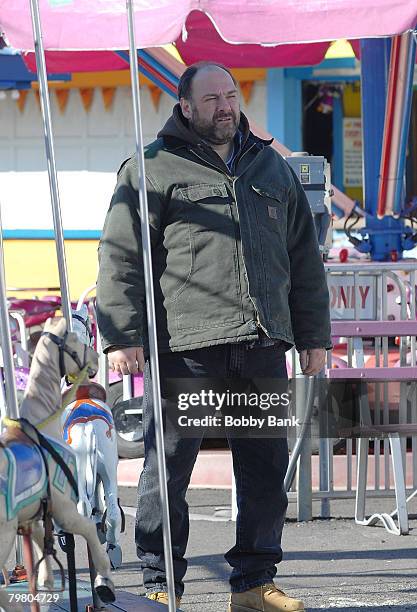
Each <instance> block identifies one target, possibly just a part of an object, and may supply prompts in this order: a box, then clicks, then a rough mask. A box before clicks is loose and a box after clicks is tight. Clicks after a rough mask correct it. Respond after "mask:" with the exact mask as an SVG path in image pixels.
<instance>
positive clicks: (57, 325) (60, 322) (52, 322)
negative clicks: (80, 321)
mask: <svg viewBox="0 0 417 612" xmlns="http://www.w3.org/2000/svg"><path fill="white" fill-rule="evenodd" d="M43 329H44V331H49V332H53V333H54V334H56V335H57V336H63V335H64V333H65V330H66V329H67V322H66V321H65V319H64V318H63V317H53V318H52V317H51V318H49V319H47V320H46V321H45V325H44V328H43Z"/></svg>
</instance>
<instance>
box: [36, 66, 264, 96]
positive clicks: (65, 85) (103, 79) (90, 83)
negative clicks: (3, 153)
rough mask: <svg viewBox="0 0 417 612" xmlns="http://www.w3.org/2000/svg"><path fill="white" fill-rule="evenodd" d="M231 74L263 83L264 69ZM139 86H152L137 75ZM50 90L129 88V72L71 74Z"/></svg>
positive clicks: (146, 79)
mask: <svg viewBox="0 0 417 612" xmlns="http://www.w3.org/2000/svg"><path fill="white" fill-rule="evenodd" d="M232 74H233V76H234V77H235V79H236V80H237V81H239V82H241V81H264V80H265V78H266V68H234V69H233V70H232ZM139 82H140V84H141V85H154V84H153V83H152V81H151V80H150V79H148V78H147V77H145V76H144V75H143V74H140V75H139ZM48 85H49V88H50V89H86V88H91V87H130V71H129V70H109V71H108V72H73V73H72V78H71V81H49V82H48ZM32 89H34V90H35V91H37V90H38V89H39V84H38V82H37V81H36V82H33V83H32Z"/></svg>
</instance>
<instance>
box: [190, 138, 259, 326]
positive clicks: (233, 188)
mask: <svg viewBox="0 0 417 612" xmlns="http://www.w3.org/2000/svg"><path fill="white" fill-rule="evenodd" d="M254 146H255V145H254V144H253V145H251V146H250V147H249V149H248V150H247V151H245V152H244V153H243V155H242V156H241V157H240V159H239V161H241V160H242V159H243V158H244V157H245V155H246V154H247V153H249V151H251V150H252V149H253V147H254ZM191 151H192V152H193V153H194V155H195V156H196V157H198V159H201V161H202V162H204V163H205V164H208V165H209V166H211V167H212V168H215V169H216V170H219V171H220V172H221V173H222V174H224V176H226V177H227V178H230V175H228V174H226V173H225V172H223V171H222V170H221V169H220V168H219V167H218V166H216V165H215V164H211V163H210V162H207V161H206V160H205V159H204V158H203V157H201V156H200V155H199V154H198V153H196V151H194V149H191ZM252 163H253V162H252ZM250 165H251V164H250ZM248 167H249V166H248ZM237 179H238V177H235V178H234V179H233V180H232V190H233V195H234V198H235V202H236V212H237V219H238V222H239V227H240V217H239V204H238V201H237V196H236V189H235V183H236V181H237ZM242 261H243V268H244V271H245V277H246V282H247V283H248V295H249V299H250V301H251V302H252V304H253V309H254V311H255V313H256V324H257V325H258V327H260V328H261V329H262V331H263V332H264V334H265V335H266V336H268V332H267V331H266V329H265V327H264V326H263V325H262V323H261V321H260V319H259V312H258V311H257V310H256V305H255V302H254V301H253V299H252V297H251V295H250V286H249V275H248V269H247V267H246V263H245V256H244V254H243V245H242ZM268 337H269V336H268Z"/></svg>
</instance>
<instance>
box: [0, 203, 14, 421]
mask: <svg viewBox="0 0 417 612" xmlns="http://www.w3.org/2000/svg"><path fill="white" fill-rule="evenodd" d="M3 253H4V250H3V224H2V220H1V209H0V338H1V350H2V354H3V376H4V382H5V387H6V414H7V416H8V417H10V418H11V419H17V418H18V417H19V408H18V403H17V393H16V385H15V380H14V363H13V350H12V338H11V334H10V327H9V310H8V308H7V300H6V279H5V273H4V257H3Z"/></svg>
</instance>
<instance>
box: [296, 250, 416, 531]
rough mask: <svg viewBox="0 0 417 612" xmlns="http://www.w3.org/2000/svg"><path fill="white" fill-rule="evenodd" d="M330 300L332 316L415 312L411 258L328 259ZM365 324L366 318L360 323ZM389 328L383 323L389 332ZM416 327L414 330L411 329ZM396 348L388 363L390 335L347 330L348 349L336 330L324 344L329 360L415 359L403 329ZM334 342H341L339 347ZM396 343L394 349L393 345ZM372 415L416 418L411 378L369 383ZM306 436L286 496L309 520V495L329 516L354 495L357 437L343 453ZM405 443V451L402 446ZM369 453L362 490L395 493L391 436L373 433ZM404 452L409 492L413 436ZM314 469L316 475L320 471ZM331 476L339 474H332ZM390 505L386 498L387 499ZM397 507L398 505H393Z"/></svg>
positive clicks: (302, 403) (300, 405) (382, 362)
mask: <svg viewBox="0 0 417 612" xmlns="http://www.w3.org/2000/svg"><path fill="white" fill-rule="evenodd" d="M325 269H326V273H327V278H328V285H329V293H330V300H331V314H332V320H351V321H352V320H355V321H366V320H380V321H387V322H388V323H387V327H388V326H389V322H390V321H399V320H407V319H408V320H412V321H415V320H416V264H415V263H414V262H404V261H402V262H398V263H382V264H380V263H356V264H331V263H326V264H325ZM364 327H365V328H366V326H364ZM388 332H389V330H388V331H387V333H388ZM416 333H417V332H416ZM397 342H398V347H397V350H398V353H397V355H396V357H395V361H397V363H393V355H395V349H394V347H393V341H392V339H391V338H389V337H388V336H385V337H376V338H373V339H369V338H366V337H365V338H363V339H357V338H356V339H355V338H351V337H350V338H347V339H345V344H346V350H345V351H344V352H343V350H342V351H341V350H340V349H341V348H342V346H343V344H344V343H343V344H342V343H341V342H340V340H339V339H337V338H335V339H334V343H335V345H336V350H333V351H331V352H329V355H328V364H327V366H328V368H329V369H331V368H333V367H346V368H352V367H358V366H360V365H364V366H365V367H367V366H368V365H369V364H370V365H371V366H373V367H374V368H379V367H393V368H396V367H405V366H407V365H410V366H415V365H416V336H415V335H412V336H400V337H399V338H398V340H397ZM337 349H339V350H337ZM393 351H394V352H393ZM374 388H375V393H374V397H373V418H374V423H375V424H384V425H387V424H389V423H390V422H392V421H393V418H394V420H396V422H398V423H400V424H401V423H403V424H404V423H410V422H412V423H417V401H416V383H415V381H414V382H413V381H407V380H404V381H401V382H398V383H391V382H388V381H380V382H377V383H375V384H374ZM306 404H307V402H306V397H304V398H301V400H299V401H298V402H297V416H301V418H302V416H303V414H305V411H306ZM308 438H309V437H308V436H306V437H305V440H304V441H303V445H302V449H301V454H300V458H299V461H298V470H297V479H296V482H295V483H294V484H293V486H292V487H291V490H290V492H289V498H290V500H294V499H295V500H296V501H297V505H298V518H299V519H300V520H309V519H310V518H311V515H312V501H313V500H321V512H320V514H321V516H322V517H328V516H330V502H331V500H333V499H341V498H342V499H345V498H355V497H356V490H357V482H356V480H357V479H356V472H357V463H356V459H357V457H356V452H355V451H356V449H355V446H356V444H355V442H356V441H353V440H352V439H347V440H346V441H345V443H344V447H345V450H344V453H343V454H336V453H335V452H334V448H335V442H336V441H335V440H332V439H328V438H325V439H324V438H323V439H320V440H319V444H318V447H319V453H318V456H316V455H314V454H312V444H311V438H310V439H308ZM407 443H408V449H409V452H407ZM369 447H370V452H369V453H368V464H369V470H368V484H367V491H366V495H367V497H372V498H392V497H395V495H396V490H395V483H394V481H393V473H392V465H391V456H390V441H389V439H388V438H386V437H385V438H384V439H383V440H381V439H380V438H378V439H374V440H372V444H370V445H369ZM401 453H402V461H403V466H404V479H405V483H406V488H407V494H408V495H409V497H410V498H411V497H412V496H413V492H414V491H415V489H417V437H416V436H415V435H412V436H410V437H409V438H406V437H405V436H404V437H402V438H401ZM317 476H318V479H317ZM335 477H336V479H335ZM387 505H389V502H387ZM394 513H395V511H394Z"/></svg>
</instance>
